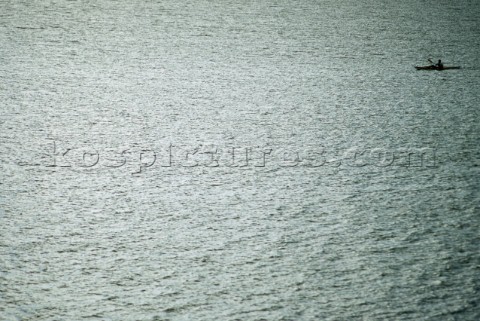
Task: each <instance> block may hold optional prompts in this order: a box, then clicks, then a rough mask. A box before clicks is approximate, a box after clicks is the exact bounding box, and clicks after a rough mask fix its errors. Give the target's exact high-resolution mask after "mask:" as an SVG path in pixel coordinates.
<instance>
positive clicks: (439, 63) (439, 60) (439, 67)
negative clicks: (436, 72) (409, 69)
mask: <svg viewBox="0 0 480 321" xmlns="http://www.w3.org/2000/svg"><path fill="white" fill-rule="evenodd" d="M435 67H437V68H438V69H443V63H442V60H441V59H438V62H437V64H436V65H435Z"/></svg>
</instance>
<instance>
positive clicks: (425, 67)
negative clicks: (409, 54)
mask: <svg viewBox="0 0 480 321" xmlns="http://www.w3.org/2000/svg"><path fill="white" fill-rule="evenodd" d="M415 69H417V70H448V69H460V67H459V66H452V67H443V68H440V67H437V66H423V67H418V66H415Z"/></svg>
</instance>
